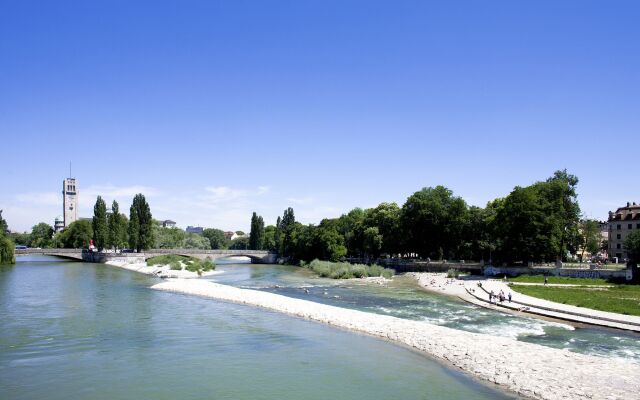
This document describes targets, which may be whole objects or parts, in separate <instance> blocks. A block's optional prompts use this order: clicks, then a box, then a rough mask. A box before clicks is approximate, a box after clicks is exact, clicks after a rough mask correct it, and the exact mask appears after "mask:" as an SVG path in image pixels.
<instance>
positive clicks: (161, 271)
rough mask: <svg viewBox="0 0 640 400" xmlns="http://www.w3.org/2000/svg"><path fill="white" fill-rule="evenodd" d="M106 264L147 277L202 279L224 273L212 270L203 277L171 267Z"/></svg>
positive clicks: (114, 262)
mask: <svg viewBox="0 0 640 400" xmlns="http://www.w3.org/2000/svg"><path fill="white" fill-rule="evenodd" d="M105 264H107V265H112V266H114V267H118V268H123V269H127V270H129V271H135V272H140V273H141V274H145V275H154V276H158V277H161V278H186V279H189V278H200V277H202V276H210V275H216V274H221V273H222V271H216V270H211V271H205V272H203V273H202V275H198V273H197V272H191V271H187V270H182V271H176V270H172V269H171V268H170V266H169V265H153V266H148V265H147V264H145V263H131V264H129V263H124V262H117V261H108V262H106V263H105Z"/></svg>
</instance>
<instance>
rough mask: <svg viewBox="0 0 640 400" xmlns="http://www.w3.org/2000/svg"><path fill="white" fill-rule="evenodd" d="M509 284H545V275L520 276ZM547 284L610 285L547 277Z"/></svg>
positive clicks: (597, 281) (600, 282)
mask: <svg viewBox="0 0 640 400" xmlns="http://www.w3.org/2000/svg"><path fill="white" fill-rule="evenodd" d="M508 280H509V282H514V283H518V282H522V283H544V276H543V275H520V276H516V277H515V278H508ZM547 282H548V283H552V284H563V285H609V284H610V283H609V282H607V280H606V279H595V278H571V277H569V276H547Z"/></svg>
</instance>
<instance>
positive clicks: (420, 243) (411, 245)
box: [401, 186, 468, 258]
mask: <svg viewBox="0 0 640 400" xmlns="http://www.w3.org/2000/svg"><path fill="white" fill-rule="evenodd" d="M467 212H468V210H467V204H466V203H465V201H464V200H462V199H461V198H460V197H454V196H453V192H451V190H449V189H447V188H445V187H444V186H436V187H435V188H431V187H429V188H424V189H422V190H420V191H418V192H416V193H414V194H412V195H411V196H409V198H408V199H407V201H406V202H405V204H404V205H403V206H402V216H401V219H402V225H403V227H404V231H405V232H406V236H407V246H408V250H409V251H410V252H412V253H418V254H419V255H420V256H421V257H425V258H426V257H435V258H439V256H440V253H441V251H440V249H442V255H443V256H444V257H447V258H453V257H455V256H456V255H458V254H459V245H460V243H461V239H462V232H463V228H464V225H465V223H466V220H467Z"/></svg>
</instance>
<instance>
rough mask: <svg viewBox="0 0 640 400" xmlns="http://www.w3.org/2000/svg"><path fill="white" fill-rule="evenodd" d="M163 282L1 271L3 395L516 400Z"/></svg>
mask: <svg viewBox="0 0 640 400" xmlns="http://www.w3.org/2000/svg"><path fill="white" fill-rule="evenodd" d="M220 269H225V270H226V271H225V274H222V275H219V276H218V279H220V280H222V279H223V278H222V277H223V276H225V278H224V279H227V280H228V281H233V280H234V279H235V282H236V284H240V283H241V282H244V283H243V284H248V285H253V286H257V285H259V282H263V283H264V282H265V281H272V280H276V281H280V280H282V281H284V282H290V283H292V284H291V285H290V289H289V290H291V291H292V292H295V291H296V290H297V289H295V287H296V285H297V283H298V282H299V279H303V280H305V279H307V278H306V277H303V276H298V275H297V274H296V271H291V270H282V269H279V267H258V268H254V267H251V266H246V265H244V266H242V265H241V266H221V267H220ZM269 276H270V277H269ZM157 282H158V280H156V279H155V278H151V277H147V276H144V275H141V274H137V273H134V272H129V271H124V270H120V269H117V268H112V267H108V266H104V265H97V264H83V263H74V262H61V261H58V260H57V259H54V258H48V257H38V256H34V257H20V258H19V259H18V264H17V265H15V266H13V267H2V268H0V321H2V323H1V325H0V399H13V400H18V399H97V400H101V399H302V400H304V399H350V400H353V399H391V398H399V399H505V398H509V397H508V396H506V395H505V394H503V393H500V392H497V391H495V390H493V389H492V388H488V387H485V386H483V385H479V384H477V383H475V382H474V381H472V380H470V379H469V378H467V377H465V376H463V375H461V374H459V373H457V372H452V371H451V370H449V369H446V368H444V367H442V366H441V365H440V364H439V363H436V362H435V361H432V360H430V359H428V358H426V357H424V356H423V355H421V354H417V353H414V352H412V351H409V350H407V349H404V348H402V347H399V346H396V345H394V344H392V343H388V342H384V341H381V340H376V339H373V338H370V337H366V336H360V335H357V334H353V333H350V332H345V331H341V330H337V329H333V328H330V327H328V326H325V325H322V324H317V323H313V322H309V321H305V320H301V319H296V318H291V317H288V316H285V315H282V314H278V313H272V312H267V311H264V310H260V309H257V308H252V307H247V306H240V305H234V304H229V303H223V302H217V301H212V300H207V299H202V298H198V297H193V296H185V295H179V294H173V293H166V292H159V291H154V290H150V289H149V286H151V285H152V284H154V283H157ZM314 282H315V281H314ZM313 289H314V290H321V289H316V288H315V287H314V288H313ZM332 290H337V288H335V289H332ZM344 290H345V291H349V290H350V289H344ZM323 293H324V292H323ZM318 296H319V295H318ZM320 297H321V296H320ZM356 297H357V296H356ZM383 297H384V296H383ZM317 298H319V297H317ZM332 299H334V300H336V301H337V300H340V299H336V298H332ZM342 300H344V301H347V300H345V299H342ZM351 301H353V302H354V304H356V306H358V307H359V305H358V304H357V303H358V301H357V300H354V299H352V300H351Z"/></svg>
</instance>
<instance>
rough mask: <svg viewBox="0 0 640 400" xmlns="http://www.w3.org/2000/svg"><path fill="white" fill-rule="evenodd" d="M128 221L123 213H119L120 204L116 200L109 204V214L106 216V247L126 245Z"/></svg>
mask: <svg viewBox="0 0 640 400" xmlns="http://www.w3.org/2000/svg"><path fill="white" fill-rule="evenodd" d="M128 225H129V221H128V220H127V217H126V216H125V215H124V214H121V213H120V206H119V205H118V202H117V201H115V200H114V201H113V203H112V204H111V215H109V216H108V218H107V226H108V235H107V247H109V248H114V249H121V248H124V247H126V246H127V243H128V239H129V238H128V236H127V230H128Z"/></svg>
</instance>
